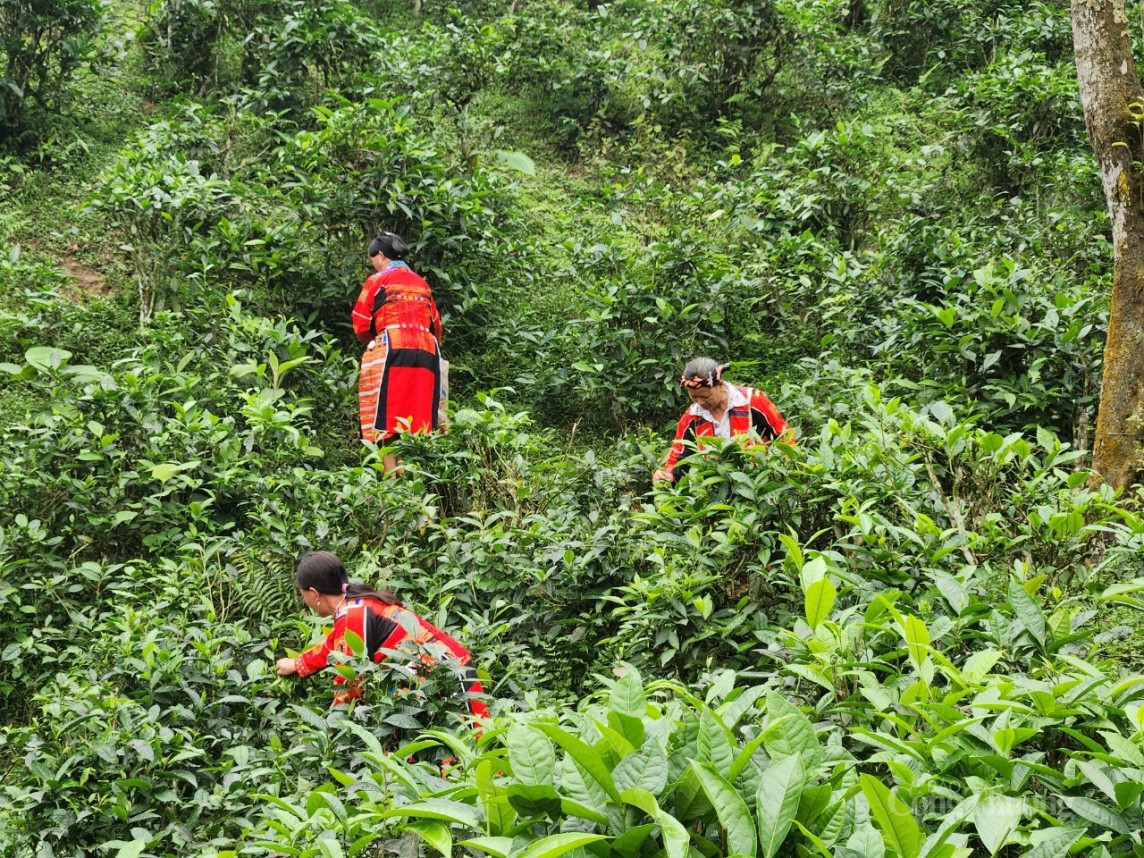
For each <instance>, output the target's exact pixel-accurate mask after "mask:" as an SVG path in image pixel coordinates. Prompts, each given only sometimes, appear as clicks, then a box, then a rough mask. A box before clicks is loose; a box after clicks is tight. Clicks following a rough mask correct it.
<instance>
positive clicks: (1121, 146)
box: [1072, 0, 1144, 488]
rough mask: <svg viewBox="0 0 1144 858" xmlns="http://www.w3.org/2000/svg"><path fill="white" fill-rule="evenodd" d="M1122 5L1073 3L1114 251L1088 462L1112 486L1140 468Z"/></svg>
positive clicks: (1133, 178) (1135, 245) (1141, 204)
mask: <svg viewBox="0 0 1144 858" xmlns="http://www.w3.org/2000/svg"><path fill="white" fill-rule="evenodd" d="M1124 3H1125V0H1073V2H1072V27H1073V47H1074V50H1075V53H1076V68H1077V78H1078V80H1079V81H1080V98H1081V103H1082V104H1083V105H1084V119H1085V124H1086V125H1087V126H1088V136H1089V139H1090V140H1091V141H1092V150H1093V152H1094V153H1096V158H1097V162H1098V163H1099V166H1100V178H1101V182H1102V183H1103V185H1104V196H1105V199H1106V201H1107V203H1108V213H1109V215H1110V217H1111V219H1112V245H1113V252H1114V267H1113V277H1112V306H1111V309H1110V311H1109V318H1108V339H1107V341H1106V343H1105V347H1104V378H1103V381H1102V385H1101V391H1100V411H1099V413H1098V415H1097V420H1096V438H1095V441H1094V444H1093V460H1092V467H1093V471H1094V472H1095V474H1096V476H1097V477H1099V478H1101V479H1103V480H1105V481H1107V482H1108V483H1109V484H1110V485H1112V486H1114V487H1116V488H1127V487H1128V486H1130V485H1131V484H1132V483H1134V482H1136V481H1138V480H1139V479H1140V477H1141V474H1142V473H1144V175H1142V174H1141V169H1140V166H1139V164H1140V162H1141V161H1144V151H1142V146H1144V134H1142V131H1144V90H1142V89H1141V85H1140V79H1139V77H1138V76H1137V74H1136V66H1135V64H1134V63H1133V62H1132V52H1131V48H1130V45H1129V34H1128V15H1127V11H1126V9H1125V5H1124ZM1134 162H1135V167H1134Z"/></svg>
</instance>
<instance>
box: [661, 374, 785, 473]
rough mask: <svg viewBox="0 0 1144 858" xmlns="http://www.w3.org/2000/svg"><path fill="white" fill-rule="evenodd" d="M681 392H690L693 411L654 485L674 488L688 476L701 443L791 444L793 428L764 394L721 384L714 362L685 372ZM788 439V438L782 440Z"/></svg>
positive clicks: (685, 414) (679, 428) (683, 420)
mask: <svg viewBox="0 0 1144 858" xmlns="http://www.w3.org/2000/svg"><path fill="white" fill-rule="evenodd" d="M679 384H680V386H681V387H682V388H683V389H684V390H686V391H687V397H688V398H689V399H690V400H691V407H690V408H688V409H687V410H686V411H684V412H683V416H682V417H680V418H679V423H678V425H677V426H676V428H675V441H674V442H673V443H672V445H671V451H670V452H669V453H668V454H667V461H666V462H664V465H663V467H662V468H660V469H659V470H657V471H656V472H655V473H654V474H652V477H651V478H652V482H657V483H658V482H660V481H661V480H666V481H667V482H670V483H674V482H675V481H676V480H678V479H679V478H680V477H681V476H683V474H684V472H685V471H686V468H687V465H686V462H684V461H682V460H683V459H685V457H686V456H687V455H688V453H689V452H690V451H691V450H694V449H695V447H696V445H698V444H701V443H702V442H701V441H700V439H701V438H711V437H717V438H735V437H738V436H743V435H746V436H748V437H749V438H750V437H753V438H755V439H757V441H758V442H760V443H766V442H768V441H773V440H774V439H776V438H780V437H783V440H786V441H788V442H789V441H790V428H789V427H788V426H787V422H786V420H784V419H783V416H782V415H781V414H780V413H779V410H778V409H777V408H775V405H774V403H773V402H771V401H770V400H769V399H768V398H767V395H766V394H765V393H763V392H762V391H761V390H757V389H755V388H753V387H740V386H739V385H735V384H730V383H728V382H726V381H724V380H723V367H722V366H721V365H720V364H718V363H716V362H715V361H713V360H712V359H711V358H707V357H700V358H694V359H692V360H691V361H690V362H688V364H687V366H686V367H684V369H683V377H682V378H680V379H679ZM784 436H785V437H784Z"/></svg>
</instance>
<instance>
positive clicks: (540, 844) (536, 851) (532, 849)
mask: <svg viewBox="0 0 1144 858" xmlns="http://www.w3.org/2000/svg"><path fill="white" fill-rule="evenodd" d="M603 839H604V835H602V834H580V833H571V834H550V835H549V836H548V837H541V838H540V839H539V840H534V841H532V843H529V844H528V846H526V847H524V849H522V850H520V851H519V852H517V853H515V854H514V855H513V856H512V858H559V856H560V855H564V854H566V853H568V852H571V851H572V850H573V849H579V848H581V847H582V846H587V845H588V844H589V843H595V842H596V841H598V840H603Z"/></svg>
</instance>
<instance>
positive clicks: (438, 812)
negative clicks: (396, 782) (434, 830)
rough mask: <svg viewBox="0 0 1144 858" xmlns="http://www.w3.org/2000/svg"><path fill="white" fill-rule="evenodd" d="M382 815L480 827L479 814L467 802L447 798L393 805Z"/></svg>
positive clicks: (481, 826)
mask: <svg viewBox="0 0 1144 858" xmlns="http://www.w3.org/2000/svg"><path fill="white" fill-rule="evenodd" d="M381 815H382V817H385V818H388V817H394V816H409V817H414V818H417V819H439V820H441V821H442V822H453V823H456V824H457V825H464V826H467V827H468V828H474V829H478V830H480V829H482V828H484V826H483V825H482V824H481V817H480V814H478V813H477V811H476V810H474V809H473V808H472V807H470V806H469V805H467V804H462V803H461V802H459V801H451V800H450V799H447V798H426V799H422V800H421V801H415V802H413V803H411V804H406V805H403V806H402V807H393V808H390V809H389V810H387V811H385V812H384V813H382V814H381Z"/></svg>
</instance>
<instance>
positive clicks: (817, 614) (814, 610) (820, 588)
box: [806, 576, 838, 629]
mask: <svg viewBox="0 0 1144 858" xmlns="http://www.w3.org/2000/svg"><path fill="white" fill-rule="evenodd" d="M837 596H838V590H836V589H835V587H834V585H833V584H832V583H831V582H830V578H829V576H827V577H823V578H820V579H818V580H817V581H815V582H814V583H813V584H811V585H810V587H809V588H808V589H807V591H806V622H807V624H808V625H809V626H810V627H811V628H812V629H817V628H818V626H819V625H820V624H821V623H822V622H823V621H824V620H826V619H828V618H829V617H830V612H831V611H832V610H834V600H835V598H836V597H837Z"/></svg>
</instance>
